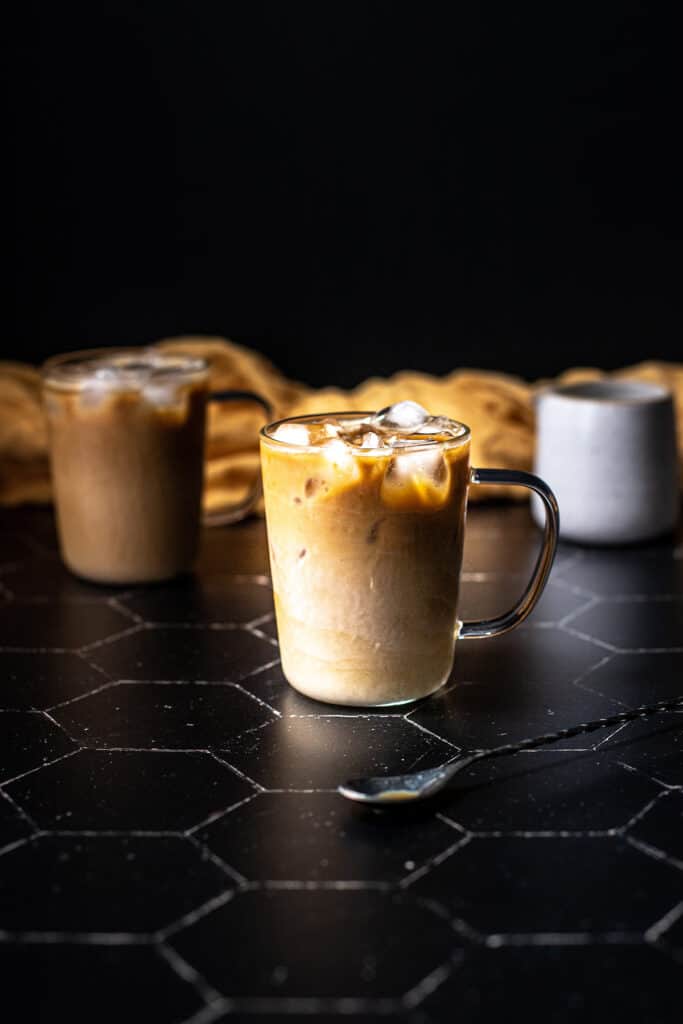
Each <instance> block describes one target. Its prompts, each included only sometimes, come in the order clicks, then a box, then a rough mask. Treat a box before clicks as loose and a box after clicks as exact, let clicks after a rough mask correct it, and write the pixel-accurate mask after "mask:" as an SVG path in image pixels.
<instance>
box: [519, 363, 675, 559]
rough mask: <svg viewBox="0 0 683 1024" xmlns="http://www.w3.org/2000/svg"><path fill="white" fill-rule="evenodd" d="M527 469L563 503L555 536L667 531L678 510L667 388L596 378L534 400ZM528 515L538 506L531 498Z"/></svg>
mask: <svg viewBox="0 0 683 1024" xmlns="http://www.w3.org/2000/svg"><path fill="white" fill-rule="evenodd" d="M536 413H537V426H536V458H535V465H534V471H535V472H536V473H537V474H539V475H540V476H542V477H543V479H544V480H547V481H548V484H549V485H550V486H551V487H552V489H553V491H554V492H555V494H556V495H557V500H558V502H559V505H560V508H561V510H562V516H561V522H560V536H561V537H563V538H565V539H567V540H573V541H577V542H579V543H586V544H628V543H633V542H635V541H643V540H648V539H651V538H653V537H657V536H659V535H661V534H664V533H666V532H668V531H669V530H672V529H673V528H674V526H675V525H676V522H677V519H678V511H679V480H678V459H677V453H676V426H675V417H674V407H673V399H672V397H671V394H670V393H669V392H668V391H667V390H666V389H665V388H662V387H659V386H657V385H655V384H647V383H644V382H641V381H626V380H618V381H617V380H595V381H585V382H583V383H580V384H569V385H566V386H564V387H559V388H556V389H552V390H549V391H545V392H543V393H542V394H540V395H539V397H538V399H537V409H536ZM532 514H533V516H534V519H535V520H536V521H537V522H539V523H541V522H542V521H543V511H542V508H541V506H540V504H539V503H537V502H536V501H535V500H534V499H532Z"/></svg>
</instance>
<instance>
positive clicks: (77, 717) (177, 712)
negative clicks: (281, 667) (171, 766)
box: [54, 682, 275, 750]
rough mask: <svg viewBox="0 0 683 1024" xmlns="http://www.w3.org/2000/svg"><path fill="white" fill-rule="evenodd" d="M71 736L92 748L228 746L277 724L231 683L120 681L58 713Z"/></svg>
mask: <svg viewBox="0 0 683 1024" xmlns="http://www.w3.org/2000/svg"><path fill="white" fill-rule="evenodd" d="M54 716H55V719H56V720H57V721H58V722H60V724H61V725H63V727H64V728H65V729H66V731H67V732H68V733H69V735H70V736H73V737H75V738H78V739H79V741H80V742H81V743H82V744H83V745H84V746H89V747H140V748H145V747H150V748H151V747H159V748H161V749H164V748H174V749H188V750H206V749H208V748H216V747H224V746H225V744H226V742H227V740H229V738H230V737H232V736H234V735H235V734H237V733H241V732H245V731H247V730H250V729H257V728H258V727H259V726H261V725H263V724H264V723H265V722H268V721H269V720H272V719H274V717H275V716H274V715H273V713H272V712H271V711H270V710H269V709H268V708H266V707H264V705H262V704H259V703H258V702H257V701H255V700H252V698H251V697H249V695H248V694H246V693H243V692H242V691H241V690H239V689H238V688H237V687H236V686H232V685H231V684H229V683H134V682H122V683H116V684H114V685H113V686H109V687H107V688H106V689H104V690H98V692H97V693H93V694H91V695H90V696H88V697H84V698H83V699H82V700H77V701H73V702H72V703H71V704H65V705H64V706H63V707H61V708H56V709H55V711H54Z"/></svg>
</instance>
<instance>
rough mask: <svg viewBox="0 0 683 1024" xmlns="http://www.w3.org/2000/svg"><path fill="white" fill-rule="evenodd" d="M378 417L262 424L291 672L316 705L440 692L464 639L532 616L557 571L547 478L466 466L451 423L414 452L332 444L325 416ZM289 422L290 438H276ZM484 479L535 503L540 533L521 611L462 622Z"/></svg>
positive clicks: (350, 422) (466, 433) (277, 594)
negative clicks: (476, 503)
mask: <svg viewBox="0 0 683 1024" xmlns="http://www.w3.org/2000/svg"><path fill="white" fill-rule="evenodd" d="M372 415H373V414H372V413H366V412H358V413H338V414H334V413H331V414H325V415H322V414H320V415H315V416H303V417H299V418H292V419H288V420H281V421H279V422H278V423H272V424H270V425H268V426H266V427H264V428H263V430H262V431H261V471H262V478H263V493H264V500H265V510H266V524H267V531H268V545H269V554H270V564H271V572H272V578H273V593H274V599H275V611H276V619H277V629H278V636H279V641H280V651H281V657H282V669H283V672H284V674H285V677H286V678H287V680H288V681H289V683H290V684H291V685H292V686H293V687H294V688H295V689H297V690H299V691H300V692H301V693H304V694H305V695H306V696H308V697H312V698H314V699H316V700H321V701H326V702H328V703H333V704H348V705H360V706H374V707H378V706H388V705H395V704H405V703H408V702H411V701H415V700H418V699H420V698H422V697H425V696H427V695H428V694H430V693H433V692H434V691H435V690H437V689H438V688H439V687H440V686H442V685H443V683H444V682H445V681H446V679H447V678H448V676H449V675H450V672H451V669H452V667H453V658H454V652H455V643H456V640H458V639H462V640H465V639H469V638H475V637H491V636H497V635H499V634H501V633H505V632H507V631H508V630H510V629H513V628H514V627H515V626H517V625H519V624H520V623H521V622H522V621H523V620H524V619H525V618H526V617H527V615H529V613H530V612H531V611H532V609H533V607H534V605H535V604H536V602H537V601H538V599H539V597H540V595H541V593H542V591H543V588H544V586H545V583H546V581H547V578H548V574H549V572H550V568H551V565H552V561H553V557H554V554H555V549H556V545H557V536H558V525H559V513H558V508H557V502H556V500H555V497H554V495H553V493H552V491H551V490H550V488H549V487H548V486H547V485H546V484H545V483H544V482H543V481H542V480H541V479H539V478H538V477H536V476H533V475H532V474H530V473H523V472H518V471H514V470H505V469H474V468H471V467H470V462H469V454H470V430H469V428H468V427H467V426H465V425H464V424H460V423H456V422H455V421H445V422H448V423H449V424H450V430H451V436H449V437H446V438H444V439H441V440H438V441H435V440H429V441H428V442H425V445H424V446H423V447H419V446H418V447H413V448H411V449H410V451H409V452H408V450H407V449H405V448H403V449H401V448H399V447H396V448H392V449H391V450H389V451H387V449H382V448H380V449H373V448H363V447H354V446H352V445H349V444H346V443H345V442H343V441H342V442H333V443H331V444H330V443H329V439H326V438H325V437H324V436H323V434H324V430H325V429H327V428H326V427H325V424H326V423H329V422H330V420H335V421H338V422H339V423H340V424H342V426H343V427H344V428H345V429H347V428H348V429H349V430H353V429H355V424H357V423H359V422H365V421H367V418H368V417H371V416H372ZM285 424H287V432H288V433H287V436H288V438H289V439H288V440H278V439H276V437H275V436H274V435H275V434H276V433H280V434H281V436H282V435H283V434H284V432H283V431H282V427H283V425H285ZM290 425H291V426H290ZM291 427H294V428H295V429H294V430H292V429H291ZM304 428H305V429H304ZM297 429H299V430H303V433H301V434H300V435H299V441H298V442H297V434H296V430H297ZM320 431H323V434H321V435H320V441H319V442H318V441H316V442H314V443H311V442H310V437H311V436H316V435H317V433H320ZM307 437H308V438H309V441H307ZM406 459H408V460H410V459H413V462H412V464H411V463H410V462H406V461H405V460H406ZM401 460H403V462H401ZM406 467H407V471H406ZM485 484H515V485H519V486H522V487H527V488H529V489H530V490H531V491H533V492H535V493H536V494H537V495H539V497H540V499H541V501H542V502H543V507H544V509H545V513H546V515H545V532H544V538H543V543H542V548H541V551H540V554H539V556H538V559H537V562H536V566H535V568H534V570H533V573H532V576H531V579H530V581H529V584H528V586H527V588H526V590H525V591H524V593H523V594H522V596H521V597H520V599H519V601H518V602H517V604H516V605H515V606H514V608H512V609H510V610H509V611H508V612H506V613H505V614H503V615H500V616H497V617H495V618H492V619H487V620H481V621H478V622H460V621H458V618H457V604H458V589H459V579H460V569H461V563H462V550H463V540H464V531H465V510H466V504H467V493H468V489H469V487H470V486H479V485H485Z"/></svg>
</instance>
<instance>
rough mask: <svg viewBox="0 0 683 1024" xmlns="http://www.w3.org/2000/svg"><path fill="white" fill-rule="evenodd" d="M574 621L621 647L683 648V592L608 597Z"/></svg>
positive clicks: (631, 648) (614, 645)
mask: <svg viewBox="0 0 683 1024" xmlns="http://www.w3.org/2000/svg"><path fill="white" fill-rule="evenodd" d="M571 624H572V626H573V628H574V629H577V630H579V631H581V632H584V633H587V634H589V635H590V636H592V637H595V638H596V639H598V640H604V641H605V643H608V644H611V645H612V646H613V647H615V648H619V649H624V650H634V649H639V648H642V649H648V648H654V649H657V648H670V647H672V648H676V647H678V648H681V649H683V596H681V597H674V598H668V597H650V598H648V599H647V600H643V601H617V600H615V599H611V600H610V599H607V600H604V601H602V602H601V603H600V604H597V605H594V606H593V607H592V608H588V609H587V610H586V611H583V612H579V614H578V615H576V616H575V617H574V618H573V619H572V623H571Z"/></svg>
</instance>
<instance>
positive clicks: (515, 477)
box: [457, 468, 560, 640]
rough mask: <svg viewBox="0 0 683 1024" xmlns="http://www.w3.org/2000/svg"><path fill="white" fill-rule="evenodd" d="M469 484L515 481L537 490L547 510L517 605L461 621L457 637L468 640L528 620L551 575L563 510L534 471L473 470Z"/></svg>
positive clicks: (519, 484) (507, 628)
mask: <svg viewBox="0 0 683 1024" xmlns="http://www.w3.org/2000/svg"><path fill="white" fill-rule="evenodd" d="M470 483H472V484H514V485H516V486H519V487H528V488H529V490H530V491H535V492H536V494H538V496H539V497H540V498H541V501H542V502H543V508H544V511H545V531H544V535H543V544H542V547H541V550H540V552H539V554H538V558H537V559H536V565H535V566H534V571H533V573H532V575H531V579H530V580H529V583H528V585H527V588H526V590H525V591H524V593H523V594H522V596H521V597H520V599H519V601H518V602H517V604H516V605H515V606H514V607H513V608H511V609H510V610H509V611H507V612H505V613H504V614H503V615H498V616H496V617H495V618H493V619H478V620H477V621H475V622H461V623H459V629H458V632H457V636H458V639H463V640H468V639H471V638H479V637H484V636H499V635H500V634H501V633H507V632H508V630H510V629H514V627H515V626H518V625H519V624H520V622H523V621H524V619H526V617H527V615H529V613H530V612H531V611H532V610H533V608H534V606H535V605H536V602H537V601H538V599H539V597H540V596H541V594H542V593H543V588H544V587H545V585H546V582H547V579H548V575H549V573H550V569H551V566H552V564H553V559H554V557H555V550H556V548H557V537H558V534H559V531H560V512H559V509H558V507H557V499H556V498H555V495H554V494H553V492H552V491H551V490H550V488H549V487H548V485H547V484H546V483H545V482H544V481H543V480H541V479H540V477H537V476H534V475H533V473H523V472H521V470H514V469H474V468H472V469H471V470H470Z"/></svg>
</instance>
